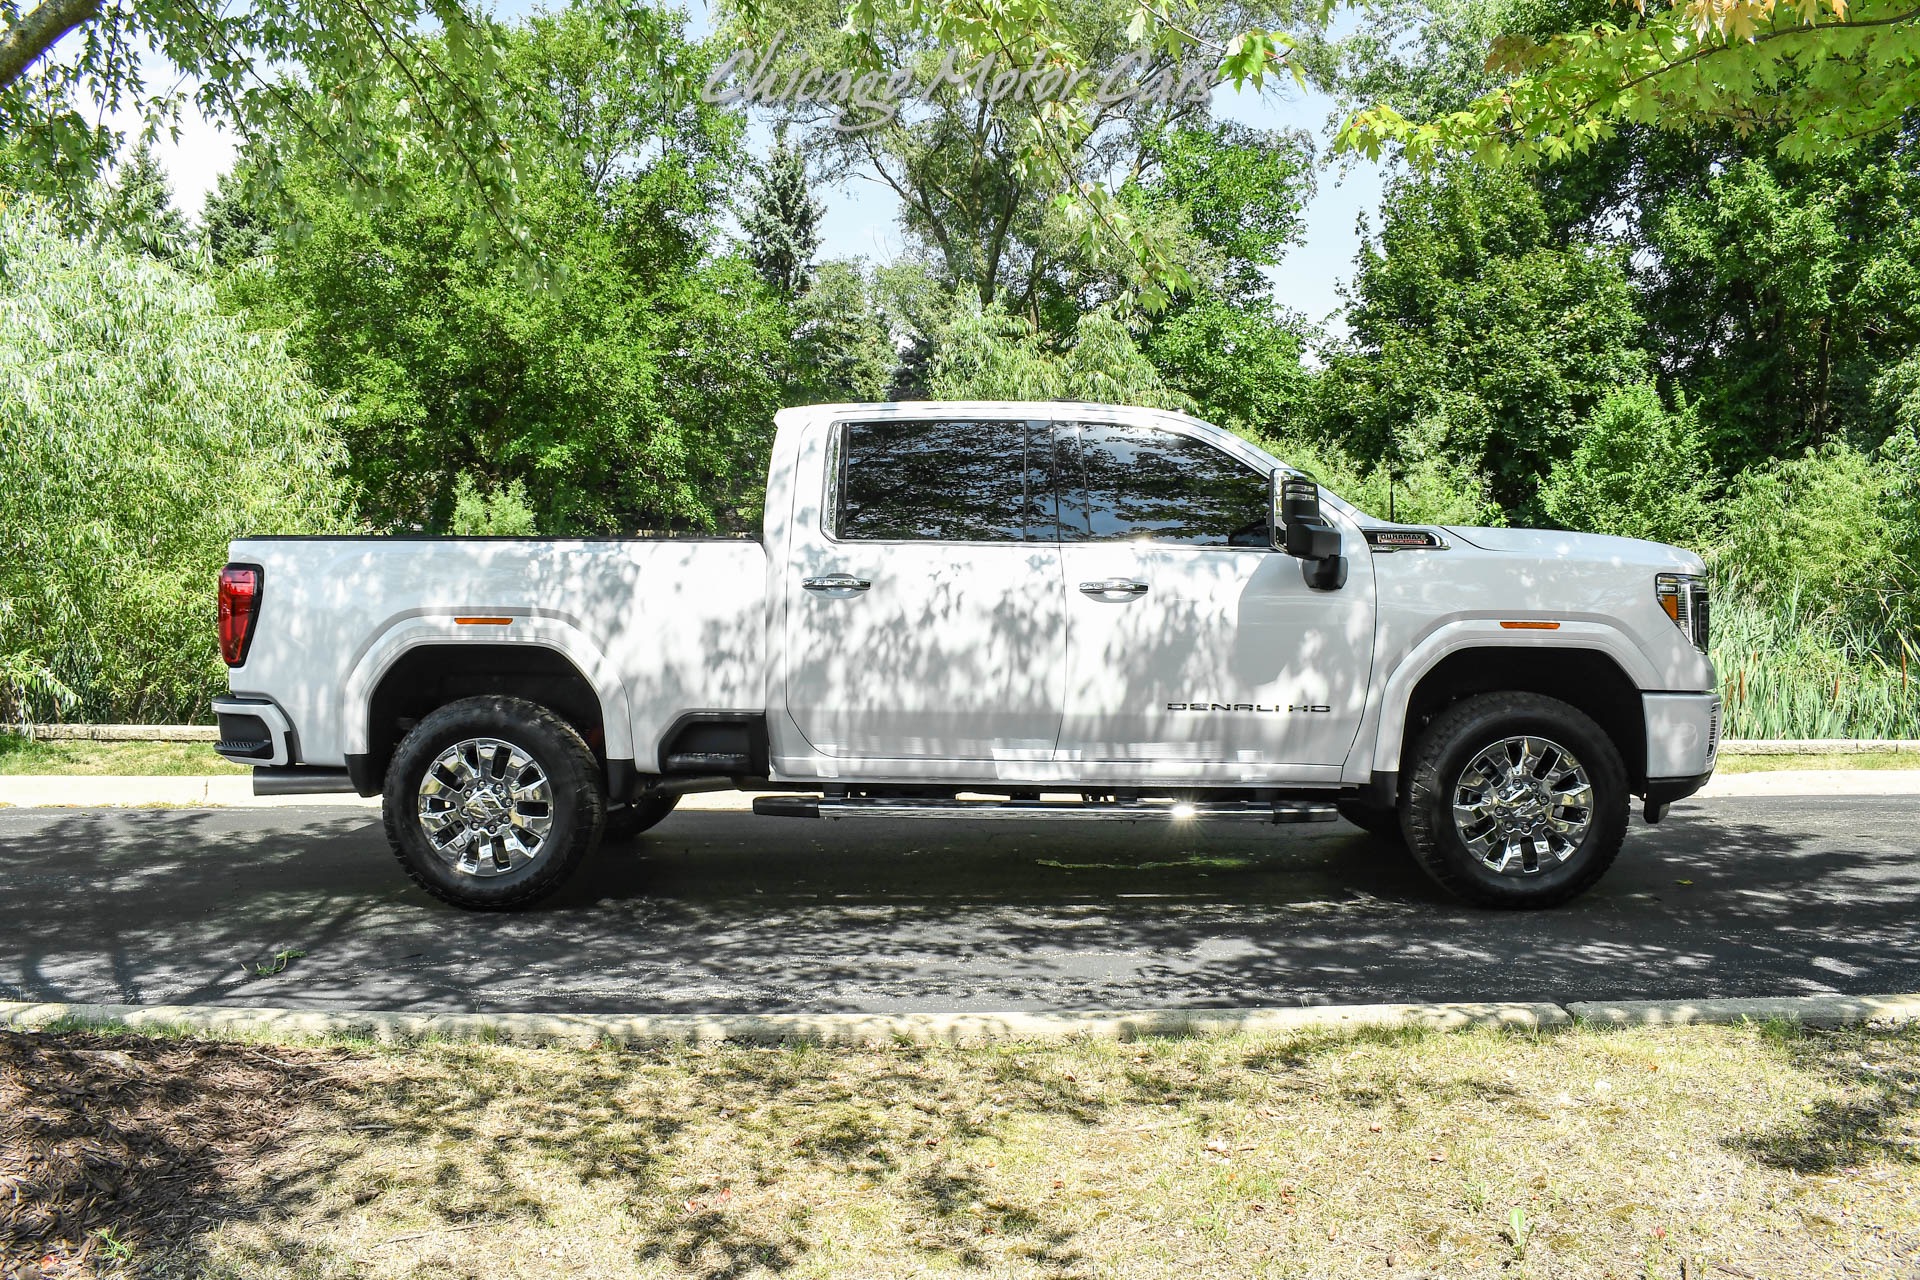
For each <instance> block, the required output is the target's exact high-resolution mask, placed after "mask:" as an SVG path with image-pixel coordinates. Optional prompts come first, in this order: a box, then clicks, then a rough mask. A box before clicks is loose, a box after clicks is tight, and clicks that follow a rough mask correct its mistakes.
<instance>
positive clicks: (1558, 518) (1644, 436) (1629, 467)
mask: <svg viewBox="0 0 1920 1280" xmlns="http://www.w3.org/2000/svg"><path fill="white" fill-rule="evenodd" d="M1713 488H1714V472H1713V466H1712V463H1711V462H1710V461H1709V460H1708V458H1707V451H1706V446H1705V444H1704V442H1703V441H1702V440H1701V438H1700V415H1699V412H1698V411H1697V409H1696V408H1695V407H1694V406H1691V405H1688V406H1686V407H1685V408H1683V409H1681V410H1680V411H1679V412H1677V413H1669V412H1667V409H1666V406H1664V405H1662V404H1661V403H1660V393H1659V392H1658V391H1656V390H1654V388H1652V387H1651V386H1646V385H1642V386H1638V387H1627V388H1623V389H1622V390H1619V391H1615V392H1613V393H1611V394H1609V395H1608V396H1607V397H1606V399H1604V400H1602V401H1601V402H1600V403H1599V405H1598V406H1596V407H1595V409H1594V411H1593V412H1592V413H1591V414H1590V415H1589V416H1588V418H1587V421H1586V423H1585V425H1584V426H1583V427H1582V428H1581V432H1580V442H1579V443H1578V444H1577V445H1575V446H1574V450H1573V453H1572V454H1571V456H1569V457H1567V458H1565V459H1563V460H1561V461H1559V462H1556V463H1554V466H1553V472H1552V475H1551V476H1550V477H1549V478H1548V480H1547V483H1546V485H1545V486H1544V487H1543V488H1542V489H1541V491H1540V505H1541V507H1542V508H1543V509H1544V510H1545V511H1546V513H1547V514H1548V515H1549V516H1551V517H1552V518H1553V519H1554V521H1555V522H1556V523H1558V524H1559V525H1560V526H1561V527H1562V528H1566V529H1579V530H1582V531H1585V532H1589V533H1611V534H1617V535H1619V536H1621V537H1623V538H1645V539H1648V540H1650V541H1653V542H1671V543H1678V544H1679V545H1681V546H1700V545H1702V544H1703V543H1704V542H1705V541H1706V539H1707V537H1708V535H1709V533H1710V531H1711V528H1712V516H1711V512H1710V509H1709V506H1708V500H1709V498H1710V496H1711V495H1712V492H1713Z"/></svg>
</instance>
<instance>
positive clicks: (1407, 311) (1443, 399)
mask: <svg viewBox="0 0 1920 1280" xmlns="http://www.w3.org/2000/svg"><path fill="white" fill-rule="evenodd" d="M1382 216H1383V218H1384V225H1383V226H1382V228H1381V233H1380V242H1379V247H1378V248H1377V249H1376V248H1374V247H1373V246H1372V245H1368V246H1366V247H1364V248H1363V249H1362V250H1361V253H1360V257H1359V261H1358V266H1357V269H1356V271H1355V275H1354V282H1353V302H1352V306H1351V308H1350V309H1349V312H1348V323H1349V325H1350V326H1351V334H1350V338H1349V341H1348V343H1347V344H1346V345H1345V347H1344V348H1342V349H1338V350H1336V351H1335V352H1333V353H1332V356H1331V358H1330V360H1329V362H1328V366H1327V371H1326V374H1325V375H1324V376H1323V378H1322V380H1321V383H1320V384H1319V392H1318V395H1317V405H1318V407H1317V410H1316V414H1315V416H1316V418H1317V420H1318V423H1319V424H1320V425H1319V428H1318V430H1319V432H1320V433H1321V434H1323V435H1325V436H1327V437H1328V438H1332V439H1335V440H1338V441H1341V442H1342V443H1343V444H1344V445H1345V447H1346V448H1347V449H1348V450H1349V451H1350V452H1352V453H1354V454H1355V455H1357V456H1359V457H1362V458H1368V459H1379V460H1382V461H1384V462H1386V463H1387V464H1388V466H1389V468H1390V469H1391V470H1392V471H1394V472H1395V473H1397V472H1398V471H1399V469H1400V465H1401V459H1402V457H1403V456H1404V454H1405V452H1406V449H1405V442H1406V441H1407V440H1408V439H1409V438H1411V437H1415V436H1417V437H1419V438H1420V439H1422V440H1423V441H1425V442H1426V443H1425V444H1424V445H1423V447H1424V448H1428V449H1430V450H1437V451H1439V452H1440V453H1442V454H1444V455H1446V456H1448V457H1450V458H1453V459H1457V460H1459V461H1461V462H1464V463H1466V464H1467V465H1468V466H1469V467H1470V468H1471V469H1472V470H1473V471H1475V472H1479V473H1482V474H1485V475H1486V476H1487V477H1488V478H1489V480H1490V482H1491V485H1492V496H1493V499H1494V501H1495V502H1497V503H1498V504H1499V506H1500V507H1501V508H1502V509H1503V510H1505V511H1507V512H1510V513H1517V514H1518V515H1519V516H1520V517H1522V518H1525V519H1534V518H1537V517H1538V515H1539V509H1538V507H1537V491H1538V487H1539V485H1540V482H1541V481H1542V480H1543V479H1544V478H1545V477H1546V475H1547V474H1548V472H1549V470H1550V469H1551V467H1552V465H1553V463H1554V462H1555V461H1557V460H1559V459H1562V458H1564V457H1566V456H1567V455H1568V454H1569V453H1570V452H1571V451H1572V449H1573V446H1574V443H1575V441H1576V439H1577V437H1578V431H1579V426H1580V423H1581V422H1582V420H1583V419H1585V417H1586V416H1587V414H1588V413H1589V412H1591V411H1592V409H1593V408H1594V406H1595V405H1597V404H1598V403H1599V402H1600V400H1601V399H1602V398H1603V397H1604V396H1605V395H1606V394H1607V393H1608V392H1609V391H1611V390H1613V389H1614V388H1616V387H1618V386H1620V385H1622V384H1632V383H1637V382H1641V381H1643V380H1644V379H1645V377H1646V375H1647V358H1646V354H1645V352H1644V351H1643V350H1642V349H1641V348H1640V346H1639V336H1640V329H1641V322H1640V318H1639V316H1638V314H1637V313H1636V311H1635V308H1634V301H1633V294H1632V291H1631V289H1630V287H1629V284H1628V280H1627V276H1626V271H1625V264H1624V262H1623V261H1622V255H1619V254H1618V253H1616V252H1614V251H1612V250H1610V249H1608V248H1606V247H1605V246H1601V245H1594V244H1590V243H1582V242H1573V243H1569V244H1566V245H1564V246H1563V245H1561V244H1558V243H1556V242H1555V239H1554V237H1553V235H1552V234H1551V231H1552V229H1551V227H1550V225H1549V224H1548V222H1547V220H1546V216H1545V213H1544V211H1543V208H1542V203H1541V199H1540V196H1539V193H1538V192H1537V191H1536V190H1535V189H1534V188H1533V187H1532V186H1530V185H1529V184H1528V183H1527V182H1526V180H1525V177H1524V175H1516V174H1498V173H1492V174H1490V173H1486V172H1483V171H1480V170H1478V169H1476V168H1474V167H1472V166H1470V165H1456V166H1452V167H1449V168H1447V169H1446V170H1444V171H1442V172H1440V173H1436V174H1432V175H1424V176H1423V175H1417V174H1416V175H1408V176H1405V177H1403V178H1402V179H1400V180H1399V181H1397V182H1395V183H1394V184H1393V185H1392V186H1391V187H1390V188H1389V190H1388V194H1387V198H1386V201H1385V207H1384V209H1383V211H1382Z"/></svg>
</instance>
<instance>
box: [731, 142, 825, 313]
mask: <svg viewBox="0 0 1920 1280" xmlns="http://www.w3.org/2000/svg"><path fill="white" fill-rule="evenodd" d="M826 211H827V210H826V206H825V205H823V204H821V203H820V202H819V201H818V200H816V199H814V197H813V194H812V193H811V192H810V191H808V190H807V160H806V156H805V155H803V154H802V153H801V151H800V149H799V148H798V147H795V146H792V145H790V144H789V143H788V142H787V129H786V126H785V125H782V126H781V127H780V128H779V129H778V130H777V131H775V133H774V137H773V148H772V150H771V151H769V152H768V153H767V158H766V159H765V160H764V161H762V162H760V163H759V164H756V165H755V166H754V167H753V189H752V190H751V191H750V192H749V193H748V195H747V209H746V212H745V213H743V214H742V215H741V217H740V229H741V230H742V231H744V232H746V235H747V260H748V261H749V262H751V263H753V267H754V270H756V271H758V272H759V273H760V278H761V279H762V280H765V281H766V282H767V283H768V284H769V285H771V286H772V287H773V290H774V291H775V292H776V293H778V294H780V295H781V296H782V297H784V298H787V299H793V298H797V297H799V296H800V295H801V294H803V293H805V292H806V291H807V284H808V281H809V280H810V278H811V276H812V273H813V255H814V254H815V253H818V252H819V250H820V219H821V217H822V216H824V215H825V213H826Z"/></svg>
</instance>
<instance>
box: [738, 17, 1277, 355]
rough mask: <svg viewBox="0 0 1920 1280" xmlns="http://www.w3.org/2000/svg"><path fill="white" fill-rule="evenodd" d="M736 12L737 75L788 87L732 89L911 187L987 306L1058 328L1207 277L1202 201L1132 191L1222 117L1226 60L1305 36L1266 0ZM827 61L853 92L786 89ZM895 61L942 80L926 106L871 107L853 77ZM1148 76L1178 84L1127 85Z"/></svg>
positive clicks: (917, 233) (1245, 70)
mask: <svg viewBox="0 0 1920 1280" xmlns="http://www.w3.org/2000/svg"><path fill="white" fill-rule="evenodd" d="M1176 9H1177V11H1176ZM729 13H730V15H731V21H730V22H729V24H728V26H729V29H730V30H732V31H733V32H735V33H737V34H738V35H739V36H740V38H741V39H742V40H743V41H745V42H746V44H747V46H748V49H749V51H750V54H751V56H752V57H753V58H758V59H761V61H751V60H750V61H749V64H748V69H747V70H744V71H742V72H741V73H740V74H738V75H736V77H735V79H736V80H741V79H744V80H747V81H749V82H750V83H752V84H757V85H763V86H774V87H773V88H768V89H766V90H765V92H764V93H762V92H761V91H760V90H758V89H742V88H741V87H740V86H739V85H737V84H736V85H734V86H733V87H732V88H731V89H730V90H728V92H732V93H744V94H745V95H746V98H747V99H748V100H765V101H768V102H770V103H771V102H775V101H778V102H779V103H780V104H781V105H782V106H783V109H785V110H788V111H789V112H790V113H791V114H792V115H793V116H794V117H795V118H796V119H797V120H798V121H800V122H801V123H803V124H805V125H808V126H810V132H809V136H808V143H809V150H810V151H811V152H812V153H813V154H814V155H816V156H818V157H820V158H821V159H822V161H823V162H824V163H825V165H826V167H827V170H828V172H829V173H830V174H831V175H834V176H838V175H840V174H844V173H850V172H853V171H855V170H860V171H864V172H865V173H867V174H870V175H871V176H873V177H874V178H876V179H877V180H879V181H880V182H882V183H884V184H885V185H886V186H887V187H889V188H890V189H891V190H892V191H894V193H895V194H896V195H898V196H899V198H900V201H901V205H902V210H903V213H902V221H903V225H904V226H905V228H906V230H907V232H908V233H909V235H910V236H912V237H913V238H914V239H916V240H917V241H920V242H921V243H922V244H923V245H924V247H925V250H926V253H927V255H928V256H929V257H930V258H932V259H933V260H935V261H937V262H938V263H939V264H940V265H941V267H942V268H943V270H944V273H945V275H946V276H947V278H948V279H949V280H951V281H954V282H956V283H964V284H966V285H967V286H968V287H969V288H970V289H971V290H972V291H973V292H974V294H975V296H976V298H977V300H978V302H979V304H980V305H982V306H989V305H992V304H995V303H999V304H1001V305H1002V306H1004V307H1005V308H1006V309H1007V310H1008V311H1010V312H1015V313H1019V314H1022V315H1024V316H1026V317H1027V319H1028V321H1029V323H1030V324H1033V325H1035V326H1036V327H1047V328H1049V329H1050V330H1051V331H1053V332H1056V333H1059V334H1065V333H1067V332H1070V331H1071V328H1072V325H1073V322H1074V319H1075V317H1076V316H1077V315H1078V314H1080V312H1081V311H1082V310H1084V309H1086V308H1087V307H1089V306H1098V305H1100V304H1102V303H1106V302H1111V301H1115V300H1118V299H1122V298H1124V299H1127V300H1129V301H1138V302H1139V303H1141V304H1143V305H1145V306H1146V307H1147V308H1148V309H1149V310H1151V309H1155V308H1157V307H1159V306H1160V305H1162V304H1163V303H1164V302H1165V301H1166V300H1167V299H1168V298H1169V297H1171V296H1172V295H1173V294H1174V293H1177V292H1181V291H1184V290H1187V289H1189V288H1190V287H1191V286H1192V285H1193V283H1194V267H1195V261H1194V256H1193V253H1192V252H1191V248H1192V236H1191V235H1190V234H1189V230H1188V223H1187V220H1186V218H1185V217H1184V215H1182V214H1181V213H1179V212H1177V211H1174V210H1171V209H1169V207H1168V203H1169V202H1168V201H1165V200H1162V201H1149V200H1139V199H1129V198H1128V197H1127V196H1126V194H1125V193H1126V192H1127V191H1128V189H1129V188H1137V187H1138V186H1139V185H1140V184H1142V183H1150V182H1151V181H1152V179H1153V177H1154V172H1153V171H1154V170H1155V169H1156V167H1157V166H1158V165H1159V164H1160V163H1161V159H1162V157H1161V156H1160V155H1159V153H1158V152H1157V151H1156V149H1155V144H1156V142H1157V141H1160V140H1164V139H1166V138H1168V137H1171V136H1174V135H1177V134H1179V133H1180V132H1181V131H1182V130H1185V129H1187V128H1189V127H1201V128H1204V127H1205V126H1207V124H1208V120H1209V112H1210V101H1211V96H1210V95H1211V90H1212V88H1213V87H1214V85H1215V83H1216V82H1217V81H1218V79H1219V78H1220V77H1221V76H1222V75H1225V76H1227V77H1229V78H1235V79H1238V80H1243V81H1244V80H1249V79H1251V80H1256V81H1258V82H1260V83H1264V77H1265V76H1266V75H1267V74H1269V73H1270V72H1272V71H1274V70H1276V69H1277V68H1278V64H1280V63H1281V62H1284V61H1285V59H1286V58H1287V57H1288V56H1290V53H1291V49H1292V46H1293V45H1294V44H1295V43H1296V40H1295V39H1294V38H1293V37H1291V36H1285V35H1281V34H1277V33H1274V32H1270V31H1266V30H1259V31H1252V32H1247V31H1240V30H1239V28H1240V27H1241V26H1243V25H1244V23H1243V19H1244V18H1245V17H1246V13H1247V11H1245V10H1243V9H1240V8H1238V7H1232V6H1227V5H1223V4H1218V3H1212V2H1211V0H1210V2H1209V3H1206V4H1202V5H1195V6H1186V5H1182V6H1177V7H1176V6H1171V5H1165V4H1158V3H1156V4H1152V5H1143V4H1140V3H1136V2H1135V0H1070V2H1069V3H1065V4H1059V5H1055V4H1050V3H1049V4H1039V5H1034V4H1020V5H1010V6H985V7H982V6H978V5H974V4H972V3H967V2H965V0H905V2H904V3H901V4H898V5H885V6H882V5H877V4H873V3H869V2H867V0H860V2H858V3H854V4H852V5H850V6H843V5H841V4H839V3H836V2H833V0H808V2H806V3H801V4H796V5H782V6H780V7H779V9H778V10H777V11H775V10H773V9H772V8H771V7H770V6H765V5H763V4H761V3H759V0H733V3H732V4H730V6H729ZM1236 32H1237V34H1236ZM775 33H778V35H777V36H776V34H775ZM822 64H824V65H827V66H829V67H831V68H832V69H833V71H834V73H835V76H834V77H830V78H829V80H830V82H832V81H833V80H834V79H836V78H837V80H838V82H839V83H841V84H843V85H845V86H847V87H848V89H849V93H848V94H845V95H843V99H845V100H849V101H853V102H854V105H853V106H852V107H851V108H848V109H844V110H843V109H842V106H843V103H842V102H816V103H813V104H811V105H809V104H806V103H796V102H795V101H794V100H793V97H792V95H785V96H783V94H782V92H781V91H780V90H779V89H778V86H779V85H781V84H783V83H786V82H787V81H788V79H789V78H790V77H792V78H797V77H799V76H801V75H804V73H805V70H806V68H807V67H809V66H817V65H822ZM890 75H901V76H911V77H912V78H913V80H914V82H915V84H916V85H917V86H922V87H930V88H931V92H930V93H929V94H928V95H927V99H926V100H925V101H916V102H915V103H914V104H912V107H911V109H910V110H901V111H897V112H889V111H887V110H883V109H879V108H871V107H862V106H860V105H859V102H858V100H859V99H860V98H861V97H862V94H861V93H860V92H859V91H858V90H857V89H855V88H854V87H855V86H858V85H861V84H866V85H868V87H869V88H871V87H872V85H873V84H874V83H877V81H875V80H862V79H861V77H878V78H879V79H880V80H884V79H885V78H886V77H887V76H890ZM1115 77H1117V78H1115ZM1016 79H1017V80H1019V82H1020V84H1021V85H1023V86H1024V88H1023V89H1021V90H1019V91H1015V90H1014V89H1013V88H1012V87H1011V86H1012V83H1013V81H1014V80H1016ZM995 83H999V84H1001V89H1000V90H999V91H995V90H994V89H993V88H992V87H991V86H992V85H993V84H995ZM1136 86H1159V87H1160V89H1161V90H1163V91H1162V92H1159V93H1157V94H1156V93H1153V92H1146V93H1139V94H1130V93H1128V92H1125V90H1126V89H1128V88H1129V87H1136ZM865 96H867V97H869V98H874V97H876V96H883V95H878V93H877V91H875V93H874V94H868V95H865ZM1169 190H1170V191H1171V190H1172V188H1169Z"/></svg>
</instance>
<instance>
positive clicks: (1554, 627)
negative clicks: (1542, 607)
mask: <svg viewBox="0 0 1920 1280" xmlns="http://www.w3.org/2000/svg"><path fill="white" fill-rule="evenodd" d="M1500 625H1501V626H1503V627H1505V628H1506V629H1507V630H1509V631H1558V630H1559V629H1560V624H1559V623H1557V622H1503V623H1501V624H1500Z"/></svg>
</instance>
